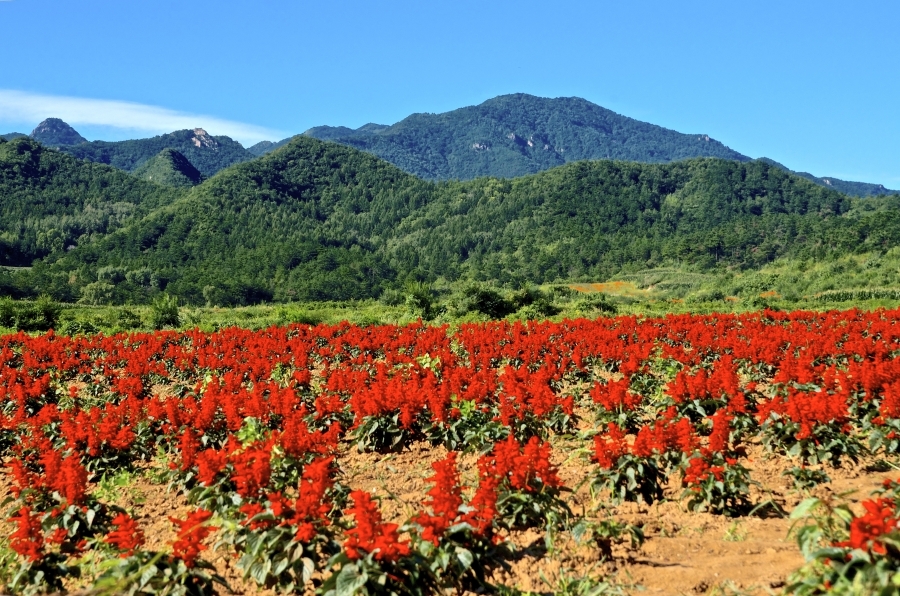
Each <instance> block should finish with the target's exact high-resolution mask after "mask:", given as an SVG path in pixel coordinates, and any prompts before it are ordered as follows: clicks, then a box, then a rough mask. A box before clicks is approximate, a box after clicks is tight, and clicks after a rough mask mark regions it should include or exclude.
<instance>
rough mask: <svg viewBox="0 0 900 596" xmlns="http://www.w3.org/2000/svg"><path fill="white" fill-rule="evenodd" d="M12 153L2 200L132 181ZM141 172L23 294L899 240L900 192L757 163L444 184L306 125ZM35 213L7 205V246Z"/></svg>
mask: <svg viewBox="0 0 900 596" xmlns="http://www.w3.org/2000/svg"><path fill="white" fill-rule="evenodd" d="M29 142H30V143H32V144H31V145H29V144H28V143H29ZM4 147H6V145H5V144H0V148H4ZM5 155H6V157H5V158H4V159H5V160H6V161H8V162H10V163H9V166H4V167H2V168H0V173H2V172H7V173H8V181H7V182H6V183H5V188H8V189H9V190H6V191H4V192H3V193H0V197H2V196H9V197H10V198H14V197H15V196H19V195H22V194H23V193H28V192H32V191H30V190H29V189H31V188H33V187H34V184H35V183H38V182H39V184H40V185H42V186H41V188H47V185H48V184H50V185H52V184H55V185H56V188H59V189H60V191H57V193H56V194H60V192H61V190H63V189H64V186H65V185H64V184H63V182H65V181H64V180H61V181H59V182H53V179H54V176H56V174H54V173H53V171H54V170H53V168H55V170H59V171H62V170H65V169H66V168H68V169H69V170H71V172H72V173H70V174H69V175H68V176H69V178H72V179H78V177H79V176H80V177H81V178H84V177H85V176H86V175H88V174H89V173H92V174H91V175H97V174H100V175H102V176H104V177H106V178H107V179H108V182H106V183H104V182H103V181H102V180H97V181H96V182H95V184H101V185H103V187H104V188H106V187H114V186H115V185H117V184H121V182H119V180H120V179H121V178H122V177H123V176H125V177H126V178H129V177H128V176H126V175H125V174H123V173H121V172H118V171H116V170H114V169H112V168H109V167H107V166H101V165H97V164H90V163H85V162H83V161H78V160H74V159H72V158H71V157H69V156H66V155H64V154H62V153H60V152H57V151H49V150H41V149H40V145H38V144H37V143H33V142H31V141H27V140H26V141H22V140H19V141H14V142H13V143H12V144H11V146H10V147H8V148H7V149H6V150H5ZM28 155H32V157H30V158H29V157H28ZM38 156H42V159H45V160H46V159H49V160H51V161H52V163H53V164H57V165H56V166H53V168H50V167H49V166H50V165H52V164H48V168H45V169H44V170H41V171H35V172H34V174H26V173H25V172H26V169H23V167H21V166H20V165H17V164H20V162H21V161H22V160H23V159H24V160H25V161H26V162H27V161H28V160H29V159H31V160H32V161H33V160H34V159H35V158H36V157H38ZM0 165H2V164H0ZM82 170H83V173H81V174H79V173H78V172H81V171H82ZM42 172H46V173H42ZM130 178H131V179H132V180H133V182H131V183H130V184H131V185H132V187H133V188H134V189H135V190H136V191H140V192H147V191H150V190H153V193H155V195H154V196H152V197H149V198H147V199H140V197H138V196H136V198H135V200H134V201H133V207H130V208H129V209H130V212H129V213H131V214H132V215H131V216H129V217H127V218H125V219H123V220H121V225H116V226H114V227H113V228H110V229H109V230H108V231H107V232H106V233H97V234H86V235H82V236H80V237H77V236H76V237H75V242H74V246H73V248H72V249H71V250H68V246H67V245H65V246H66V250H59V249H54V250H52V251H50V252H49V254H48V253H46V252H45V253H42V254H43V255H44V256H43V259H38V260H36V261H35V262H34V268H33V269H32V270H31V271H29V272H20V273H17V274H16V279H17V280H18V282H17V283H18V284H20V285H19V286H18V287H19V288H20V289H19V290H18V291H19V292H20V294H27V293H28V292H32V293H35V292H38V293H39V291H51V292H52V293H53V294H54V295H57V294H59V295H61V296H62V297H65V298H67V299H69V300H73V299H74V300H77V299H79V298H80V299H82V300H85V301H87V302H97V301H100V302H103V301H112V302H127V301H135V300H137V301H141V300H143V301H146V300H148V299H149V298H152V296H153V295H155V294H158V293H159V292H162V291H166V292H169V293H171V294H173V295H177V296H179V297H180V299H181V300H183V301H184V302H185V303H188V304H204V303H210V304H220V305H229V304H250V303H255V302H260V301H273V300H274V301H291V300H328V299H335V300H346V299H359V298H367V297H375V296H378V295H380V293H381V292H383V291H384V290H385V289H388V288H391V287H402V285H403V284H404V283H406V282H410V281H432V280H437V279H445V280H448V281H451V282H453V281H463V282H466V281H468V282H479V281H481V282H483V281H489V282H492V283H500V284H510V285H514V286H521V285H522V284H529V283H546V282H558V281H579V280H586V279H601V278H608V277H609V276H610V275H614V274H615V273H617V272H622V271H627V270H629V269H635V268H645V267H654V266H662V265H665V264H667V263H681V264H688V265H690V266H692V267H696V268H698V269H699V270H706V269H709V268H721V267H726V266H727V267H734V268H756V267H759V266H762V265H764V264H766V263H769V262H771V261H772V260H773V259H776V258H779V257H781V256H786V255H787V256H794V257H798V258H807V259H809V258H813V259H818V260H821V259H823V258H825V257H826V256H828V255H829V254H844V253H852V252H854V251H862V250H882V251H883V250H887V249H889V248H890V247H891V246H897V245H900V208H898V206H897V204H896V203H897V201H896V200H895V201H893V202H885V204H884V205H883V207H884V209H881V210H880V211H876V212H870V211H867V210H866V209H855V206H857V205H867V206H872V205H875V204H876V203H877V201H878V199H872V200H866V201H863V200H861V199H850V198H849V197H847V196H845V195H842V194H840V193H838V192H836V191H833V190H830V189H827V188H823V187H820V186H817V185H815V184H813V183H812V182H810V181H808V180H805V179H803V178H800V177H798V176H796V175H794V174H791V173H789V172H786V171H784V170H782V169H781V168H778V167H776V166H773V165H770V164H768V163H765V162H761V161H751V162H738V161H735V160H723V159H717V158H696V159H691V160H681V161H677V162H673V163H668V164H644V163H637V162H625V161H614V160H595V161H579V162H573V163H569V164H565V165H563V166H560V167H558V168H554V169H552V170H548V171H544V172H540V173H537V174H531V175H528V176H524V177H519V178H515V179H500V178H478V179H476V180H472V181H464V182H459V181H457V182H453V181H451V182H440V183H433V182H428V181H425V180H421V179H420V178H417V177H415V176H413V175H411V174H408V173H405V172H403V171H401V170H400V169H398V168H396V167H395V166H393V165H391V164H389V163H388V162H386V161H383V160H381V159H379V158H377V157H375V156H373V155H370V154H367V153H365V152H361V151H359V150H356V149H353V148H352V147H347V146H344V145H340V144H337V143H331V142H324V141H319V140H317V139H313V138H311V137H303V136H301V137H298V138H295V139H294V140H293V141H291V142H290V143H288V144H287V145H286V146H284V147H282V148H281V149H278V150H276V151H274V152H272V153H270V154H268V155H266V156H264V157H262V158H260V159H257V160H253V161H249V162H246V163H242V164H237V165H235V166H232V167H231V168H228V169H226V170H224V171H222V172H220V173H219V174H218V175H216V176H213V177H212V178H210V179H208V180H206V181H204V182H203V183H202V184H200V185H198V186H194V187H192V188H190V189H177V188H167V187H162V186H159V185H155V184H150V183H145V182H142V181H140V180H136V179H135V178H134V177H130ZM0 190H3V189H0ZM32 194H36V193H34V192H32ZM60 196H62V195H60ZM84 196H88V195H84ZM138 199H140V200H138ZM893 199H898V197H893ZM888 203H890V204H888ZM18 204H19V202H18V201H13V202H12V203H10V206H12V207H15V205H18ZM59 204H60V206H61V207H62V203H59ZM35 208H37V207H36V206H35ZM86 212H89V210H88V211H86ZM59 217H60V215H57V216H56V219H55V220H53V221H57V220H58V219H59ZM32 219H35V218H34V217H29V215H28V214H27V213H24V212H21V213H20V212H17V213H15V214H11V215H10V217H9V218H7V219H6V220H5V222H6V223H5V229H0V239H3V238H12V237H14V236H15V230H14V228H15V227H16V226H17V225H20V224H19V222H22V221H30V220H32ZM44 220H45V221H46V222H47V225H48V226H49V225H50V220H49V219H47V218H46V217H45V218H44ZM41 231H42V229H38V230H36V232H37V233H36V235H35V238H36V239H37V241H38V243H40V241H41V240H40V238H41V236H40V233H41ZM43 232H44V234H45V235H46V233H47V232H49V228H48V229H43ZM35 256H36V257H41V256H42V255H41V254H37V255H35ZM136 280H143V281H136ZM147 280H151V281H147ZM154 280H155V281H154ZM0 281H2V280H0ZM28 288H31V289H28Z"/></svg>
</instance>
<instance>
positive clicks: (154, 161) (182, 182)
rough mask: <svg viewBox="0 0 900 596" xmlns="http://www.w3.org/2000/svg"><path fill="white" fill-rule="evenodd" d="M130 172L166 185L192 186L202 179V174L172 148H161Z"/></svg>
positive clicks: (143, 178)
mask: <svg viewBox="0 0 900 596" xmlns="http://www.w3.org/2000/svg"><path fill="white" fill-rule="evenodd" d="M132 174H133V175H134V176H137V177H138V178H141V179H142V180H149V181H150V182H156V183H157V184H164V185H166V186H194V185H197V184H200V182H202V181H203V174H201V173H200V172H199V171H198V170H197V168H195V167H194V166H193V164H191V162H190V161H188V159H187V158H186V157H185V156H184V155H182V154H181V153H179V152H178V151H175V150H174V149H163V150H162V151H160V152H159V153H157V154H156V155H155V156H154V157H151V158H150V159H148V160H147V161H145V162H144V163H143V164H141V165H140V166H138V167H137V168H135V169H134V171H133V172H132Z"/></svg>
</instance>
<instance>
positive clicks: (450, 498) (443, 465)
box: [412, 451, 463, 545]
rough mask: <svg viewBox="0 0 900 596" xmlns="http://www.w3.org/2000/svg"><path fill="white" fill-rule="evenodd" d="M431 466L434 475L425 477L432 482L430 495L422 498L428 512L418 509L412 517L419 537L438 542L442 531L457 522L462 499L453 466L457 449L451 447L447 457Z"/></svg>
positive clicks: (457, 474) (442, 533)
mask: <svg viewBox="0 0 900 596" xmlns="http://www.w3.org/2000/svg"><path fill="white" fill-rule="evenodd" d="M431 467H432V468H433V469H434V476H432V477H430V478H429V479H428V480H427V482H430V483H432V484H433V486H432V487H431V489H430V490H429V491H428V496H429V497H431V498H430V499H429V500H428V501H425V507H426V508H429V509H431V514H428V513H420V514H419V515H417V516H415V517H414V518H413V520H412V521H414V522H415V523H417V524H419V525H420V526H422V538H424V539H425V540H430V541H431V542H433V543H434V544H435V545H437V544H438V543H439V542H440V538H441V536H443V535H444V532H446V531H447V529H448V528H449V527H450V526H452V525H453V524H455V523H457V520H458V519H459V517H460V510H459V509H460V506H462V503H463V500H462V488H461V487H460V485H459V470H457V468H456V452H455V451H451V452H450V453H448V454H447V458H446V459H443V460H440V461H436V462H434V463H433V464H431Z"/></svg>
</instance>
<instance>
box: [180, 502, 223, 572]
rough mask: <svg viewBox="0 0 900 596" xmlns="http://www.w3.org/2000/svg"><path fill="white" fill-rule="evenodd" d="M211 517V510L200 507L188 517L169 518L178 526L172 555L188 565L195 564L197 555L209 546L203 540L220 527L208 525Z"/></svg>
mask: <svg viewBox="0 0 900 596" xmlns="http://www.w3.org/2000/svg"><path fill="white" fill-rule="evenodd" d="M211 517H212V513H211V512H209V511H206V510H205V509H198V510H197V511H195V512H193V513H192V514H190V515H189V516H188V517H187V519H183V520H181V519H177V518H174V517H170V518H169V521H171V522H172V523H173V524H175V525H176V526H177V527H178V535H177V537H176V539H175V540H174V541H173V542H172V555H173V556H174V557H175V558H177V559H181V560H182V561H184V564H185V565H186V566H187V567H193V566H194V564H195V563H196V560H197V556H198V555H199V554H200V553H201V552H202V551H204V550H206V548H207V547H206V545H205V544H203V541H204V540H206V538H207V537H208V536H209V535H210V534H212V533H213V532H215V531H216V530H218V529H219V528H218V527H215V526H208V525H206V522H208V521H209V520H210V518H211Z"/></svg>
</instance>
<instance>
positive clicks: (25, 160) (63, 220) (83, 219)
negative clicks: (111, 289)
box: [0, 137, 178, 266]
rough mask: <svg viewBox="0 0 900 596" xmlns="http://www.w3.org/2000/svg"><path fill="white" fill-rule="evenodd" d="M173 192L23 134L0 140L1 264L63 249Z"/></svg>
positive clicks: (171, 196)
mask: <svg viewBox="0 0 900 596" xmlns="http://www.w3.org/2000/svg"><path fill="white" fill-rule="evenodd" d="M177 194H178V193H177V192H174V191H173V190H171V189H166V188H163V187H160V186H157V185H155V184H150V183H148V182H143V181H141V180H138V179H137V178H134V177H133V176H130V175H128V174H126V173H124V172H120V171H118V170H115V169H113V168H111V167H109V166H104V165H99V164H92V163H85V162H82V161H79V160H76V159H74V158H72V157H70V156H68V155H65V154H63V153H60V152H59V151H54V150H52V149H48V148H46V147H44V146H43V145H41V144H40V143H38V142H36V141H34V140H32V139H29V138H27V137H24V138H17V139H14V140H12V141H8V142H7V141H0V264H2V265H17V266H24V265H31V263H32V261H33V260H34V259H36V258H40V257H44V256H47V255H52V254H62V253H63V252H64V251H65V250H66V249H68V248H70V247H72V246H74V245H76V244H78V243H81V242H87V241H89V240H90V239H96V238H98V237H100V236H102V235H104V234H107V233H109V232H111V231H112V230H115V229H117V228H118V227H120V226H121V225H122V224H124V223H125V222H127V221H129V220H130V219H131V218H132V217H134V216H135V215H139V214H143V213H146V212H147V211H149V210H150V209H152V208H154V207H158V206H160V205H163V204H165V203H167V202H169V201H172V200H174V197H175V196H176V195H177Z"/></svg>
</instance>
